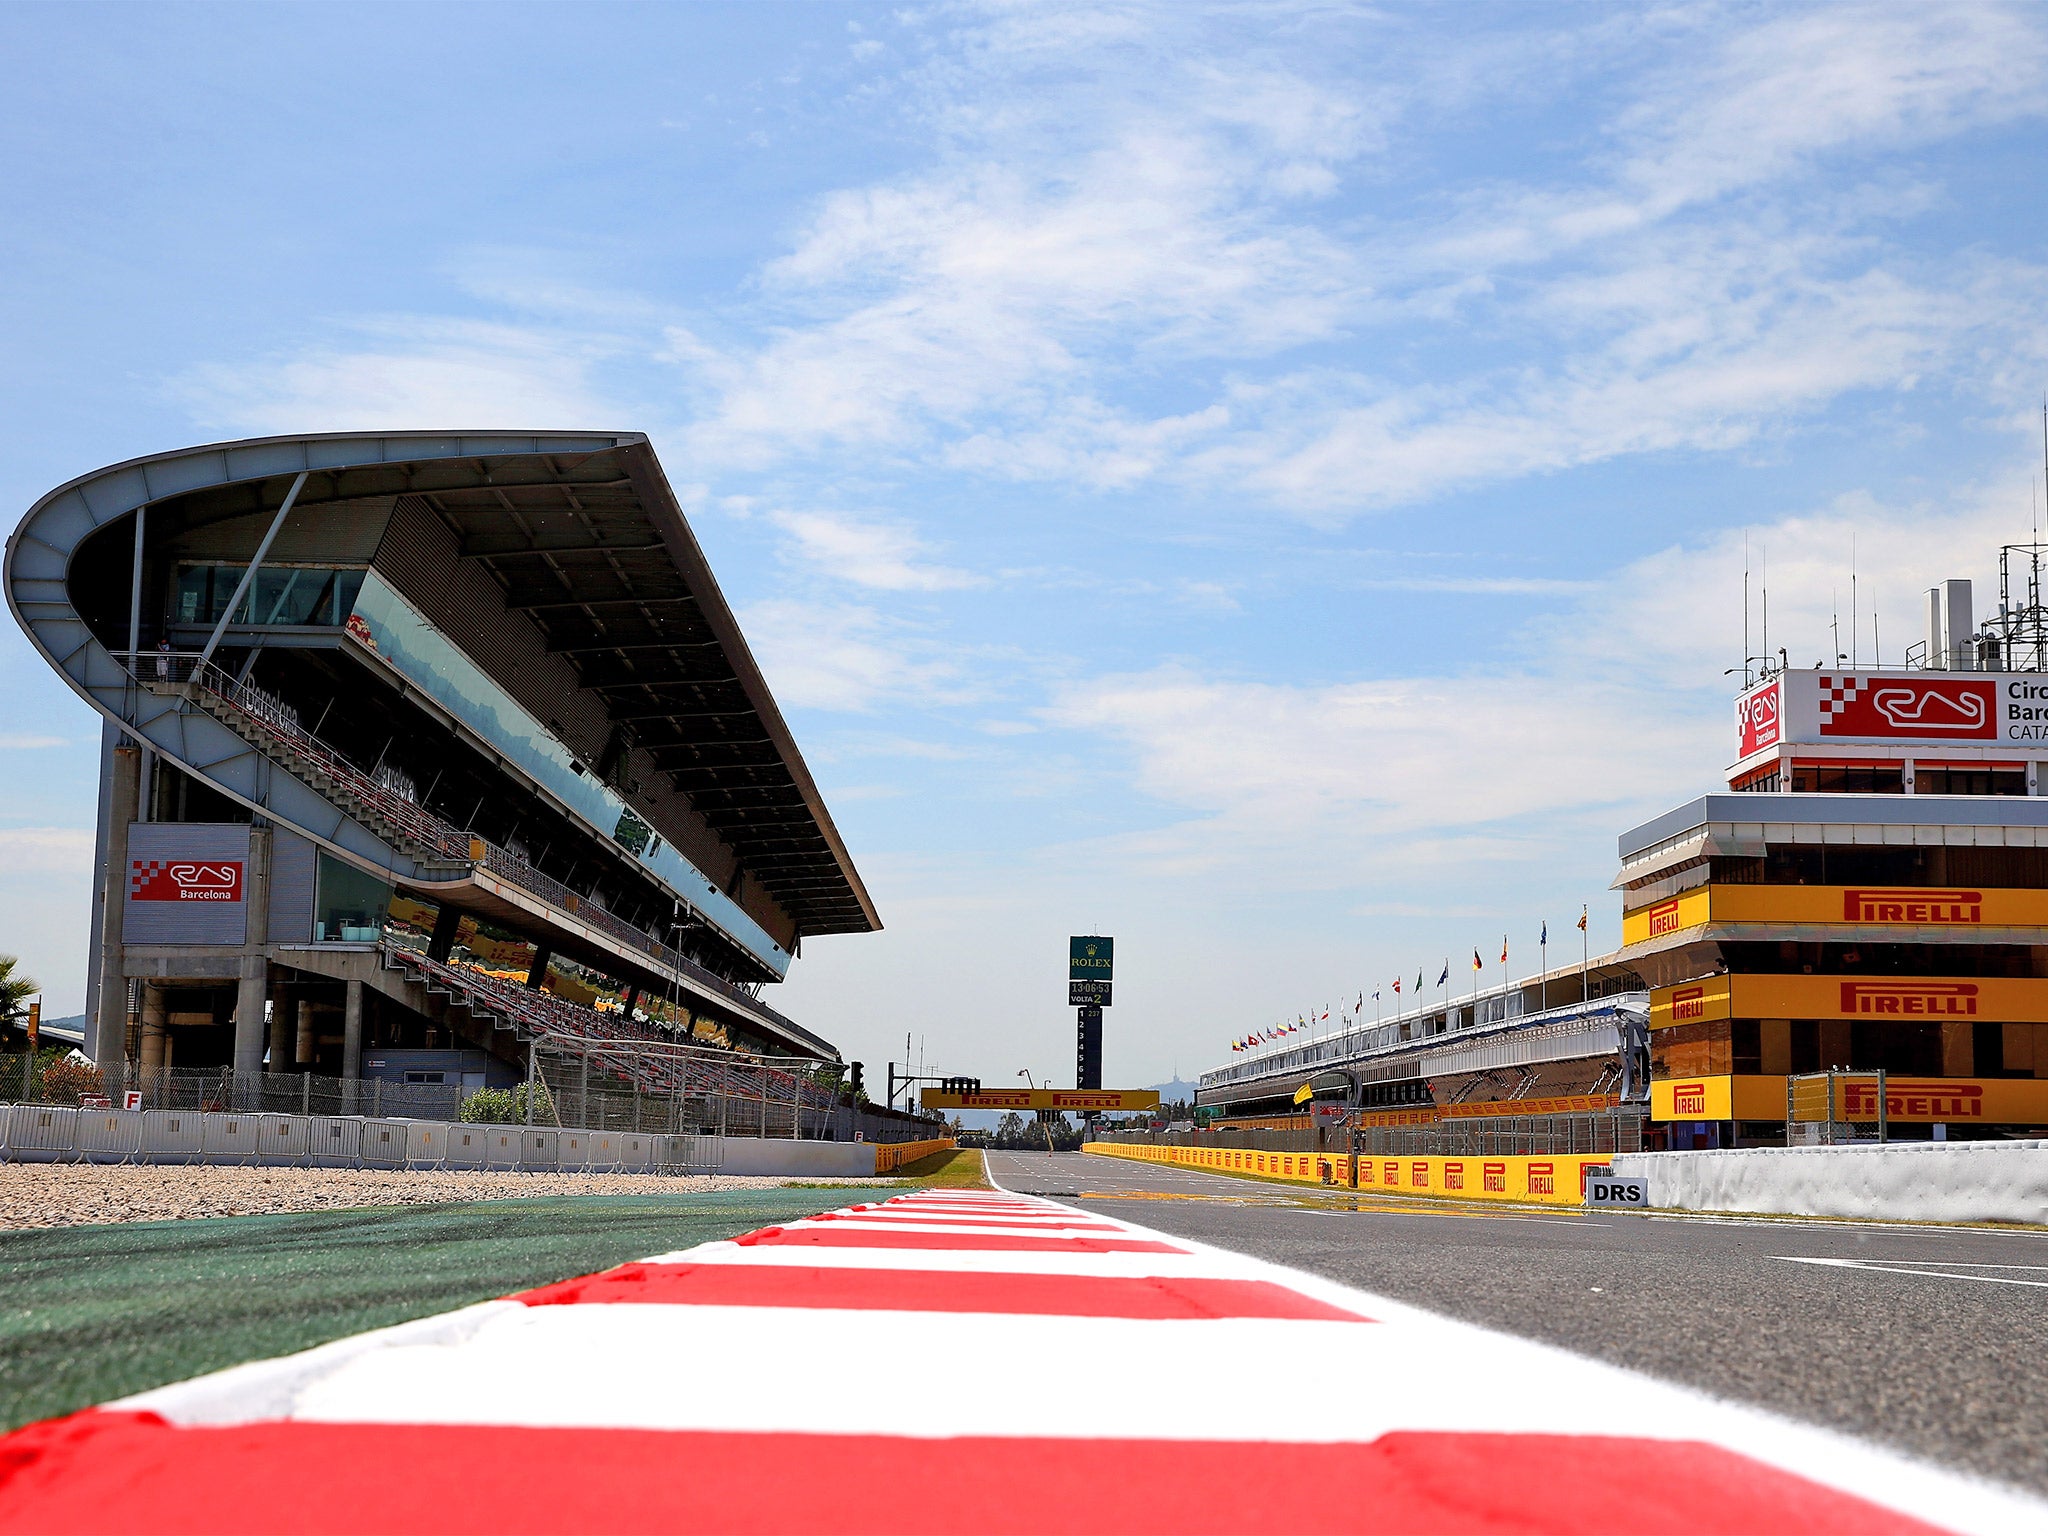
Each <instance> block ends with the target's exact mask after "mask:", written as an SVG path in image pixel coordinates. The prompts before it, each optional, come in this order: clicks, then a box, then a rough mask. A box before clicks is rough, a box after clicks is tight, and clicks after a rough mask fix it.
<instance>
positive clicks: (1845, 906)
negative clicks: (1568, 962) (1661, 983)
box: [1621, 885, 2048, 944]
mask: <svg viewBox="0 0 2048 1536" xmlns="http://www.w3.org/2000/svg"><path fill="white" fill-rule="evenodd" d="M1706 923H1800V924H1807V925H1837V926H1843V927H1858V928H1944V929H1954V930H1958V931H1962V932H1967V931H1968V930H1970V929H1972V928H2048V891H2013V890H1989V889H1981V888H1971V887H1965V886H1878V885H1702V886H1699V887H1697V888H1695V889H1693V890H1690V891H1682V892H1680V893H1679V894H1678V895H1676V896H1673V897H1671V898H1670V899H1669V900H1667V901H1660V902H1658V903H1656V905H1654V906H1648V907H1638V908H1636V910H1635V911H1633V912H1628V913H1624V914H1623V915H1622V919H1621V941H1622V943H1624V944H1642V943H1646V942H1648V941H1649V940H1651V939H1661V938H1664V937H1666V936H1667V935H1669V934H1674V933H1683V932H1684V931H1685V930H1686V929H1688V928H1698V927H1700V926H1702V925H1704V924H1706Z"/></svg>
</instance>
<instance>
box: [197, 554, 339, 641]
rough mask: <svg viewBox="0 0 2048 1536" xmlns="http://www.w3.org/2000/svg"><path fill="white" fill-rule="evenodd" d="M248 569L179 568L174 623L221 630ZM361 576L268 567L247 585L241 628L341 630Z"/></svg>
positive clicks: (329, 569)
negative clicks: (278, 627)
mask: <svg viewBox="0 0 2048 1536" xmlns="http://www.w3.org/2000/svg"><path fill="white" fill-rule="evenodd" d="M244 569H245V567H243V566H239V565H185V566H180V567H179V568H178V586H177V591H176V592H175V593H174V594H173V595H172V598H171V612H172V615H173V622H174V623H178V624H218V623H219V622H220V616H221V615H222V614H223V613H225V612H226V611H227V606H228V599H230V598H231V597H233V596H234V595H235V585H236V583H238V582H239V581H241V579H242V572H243V570H244ZM362 585H363V573H362V572H361V571H360V570H343V569H339V568H337V567H334V566H320V565H266V566H264V567H263V569H262V570H260V571H258V572H257V573H256V579H255V580H254V581H253V582H251V583H250V584H249V591H248V594H247V595H246V596H245V597H244V598H243V599H242V606H241V608H240V609H239V610H237V611H236V614H235V622H236V623H237V624H255V625H259V626H260V625H286V626H297V627H302V626H307V625H312V626H318V627H322V628H331V629H338V628H340V627H341V626H342V625H343V624H346V623H347V622H348V615H349V610H350V609H352V608H353V607H354V606H355V601H356V593H357V592H359V591H361V590H362Z"/></svg>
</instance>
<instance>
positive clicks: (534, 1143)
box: [519, 1129, 562, 1173]
mask: <svg viewBox="0 0 2048 1536" xmlns="http://www.w3.org/2000/svg"><path fill="white" fill-rule="evenodd" d="M561 1135H562V1133H561V1132H560V1131H543V1130H539V1129H532V1130H525V1131H521V1132H520V1133H519V1166H520V1167H521V1168H522V1169H524V1170H526V1171H527V1172H529V1173H553V1172H554V1171H555V1170H556V1169H558V1168H560V1167H561V1165H562V1164H561V1151H560V1147H559V1142H560V1139H561Z"/></svg>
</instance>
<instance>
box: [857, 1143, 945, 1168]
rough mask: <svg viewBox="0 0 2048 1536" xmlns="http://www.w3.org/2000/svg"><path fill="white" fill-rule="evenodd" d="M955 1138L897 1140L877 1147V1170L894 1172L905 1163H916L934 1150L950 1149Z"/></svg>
mask: <svg viewBox="0 0 2048 1536" xmlns="http://www.w3.org/2000/svg"><path fill="white" fill-rule="evenodd" d="M952 1146H953V1138H952V1137H950V1136H942V1137H939V1138H938V1139H936V1140H933V1141H895V1142H887V1143H884V1144H883V1145H880V1146H877V1147H876V1148H875V1172H877V1173H894V1172H896V1170H897V1169H899V1168H901V1167H902V1166H903V1165H904V1164H905V1163H914V1162H916V1161H918V1160H919V1159H920V1158H926V1157H930V1156H931V1155H932V1154H933V1153H934V1152H946V1151H950V1150H951V1149H952Z"/></svg>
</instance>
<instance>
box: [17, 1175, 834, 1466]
mask: <svg viewBox="0 0 2048 1536" xmlns="http://www.w3.org/2000/svg"><path fill="white" fill-rule="evenodd" d="M860 1198H863V1191H862V1190H860V1189H859V1188H856V1187H852V1186H847V1187H843V1188H842V1191H841V1195H840V1199H839V1200H833V1201H830V1202H821V1201H820V1200H819V1198H818V1196H817V1195H816V1194H813V1193H809V1192H807V1191H803V1190H782V1189H774V1190H746V1191H739V1192H732V1193H723V1194H702V1195H617V1196H599V1195H577V1196H563V1197H557V1198H551V1199H542V1200H491V1201H479V1202H475V1203H470V1204H463V1205H435V1206H393V1207H374V1208H370V1209H365V1210H352V1211H309V1212H301V1213H298V1214H293V1215H281V1216H229V1217H218V1218H214V1219H211V1220H205V1221H151V1222H133V1223H124V1224H120V1225H111V1226H97V1227H59V1228H55V1229H51V1230H47V1231H35V1232H4V1233H0V1427H8V1428H11V1427H13V1426H14V1425H17V1424H24V1423H27V1422H29V1421H30V1420H33V1419H42V1418H49V1417H51V1416H52V1415H55V1414H60V1413H69V1412H71V1411H73V1410H74V1409H78V1408H83V1407H87V1406H89V1405H90V1404H93V1403H98V1402H104V1401H106V1400H107V1399H108V1398H113V1397H121V1396H124V1395H125V1394H127V1393H130V1392H140V1391H142V1390H144V1389H145V1388H148V1387H155V1386H161V1385H163V1384H164V1383H166V1382H172V1381H180V1380H183V1379H184V1378H186V1377H188V1376H194V1375H198V1374H199V1373H201V1372H204V1371H212V1370H219V1369H221V1368H222V1367H225V1366H230V1365H238V1364H240V1363H242V1362H243V1361H245V1360H257V1359H263V1358H265V1357H267V1356H271V1355H281V1354H286V1353H289V1352H291V1351H293V1350H298V1349H308V1348H311V1347H312V1346H313V1345H315V1344H324V1343H327V1342H328V1341H329V1340H332V1339H338V1338H342V1337H345V1336H347V1335H348V1334H352V1333H360V1332H362V1331H363V1330H364V1329H367V1328H381V1327H385V1326H387V1325H389V1324H392V1323H400V1322H405V1321H407V1320H408V1319H411V1318H415V1317H425V1316H428V1315H430V1314H432V1313H435V1312H445V1311H448V1310H450V1309H451V1308H454V1307H460V1306H467V1305H468V1304H469V1303H471V1302H475V1301H485V1300H488V1299H489V1298H491V1297H493V1296H503V1295H506V1294H508V1293H509V1292H513V1291H519V1290H524V1289H527V1288H529V1287H531V1286H536V1285H545V1284H547V1283H549V1282H551V1281H555V1280H562V1279H566V1278H568V1277H569V1276H572V1275H580V1274H588V1273H590V1272H591V1271H593V1270H599V1269H608V1268H610V1267H611V1266H612V1265H614V1264H621V1263H624V1262H626V1261H627V1260H630V1259H640V1258H646V1257H648V1256H649V1255H652V1254H657V1253H666V1252H669V1251H671V1250H673V1249H677V1248H688V1247H690V1246H692V1245H693V1244H696V1243H702V1242H708V1241H711V1240H713V1239H716V1238H722V1237H731V1236H733V1235H735V1234H737V1233H740V1232H746V1231H750V1230H752V1229H753V1228H755V1227H761V1226H768V1225H772V1224H773V1223H775V1222H779V1221H787V1220H790V1219H792V1218H794V1217H798V1216H803V1215H807V1214H809V1213H810V1212H812V1211H816V1210H819V1209H821V1208H823V1206H824V1205H825V1204H831V1205H837V1204H839V1203H841V1201H842V1200H854V1199H860Z"/></svg>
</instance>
